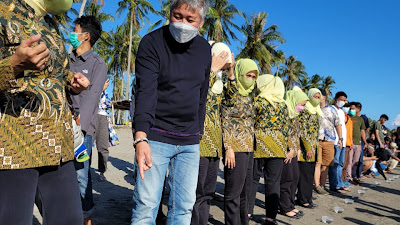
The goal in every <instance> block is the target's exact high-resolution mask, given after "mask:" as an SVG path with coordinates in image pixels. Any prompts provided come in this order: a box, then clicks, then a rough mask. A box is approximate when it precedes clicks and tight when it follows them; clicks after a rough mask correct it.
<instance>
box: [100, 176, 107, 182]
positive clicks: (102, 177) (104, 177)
mask: <svg viewBox="0 0 400 225" xmlns="http://www.w3.org/2000/svg"><path fill="white" fill-rule="evenodd" d="M99 181H100V182H103V181H107V178H106V176H104V174H100V175H99Z"/></svg>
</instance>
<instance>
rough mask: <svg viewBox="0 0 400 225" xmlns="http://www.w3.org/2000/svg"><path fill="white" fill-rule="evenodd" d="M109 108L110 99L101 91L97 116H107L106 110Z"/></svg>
mask: <svg viewBox="0 0 400 225" xmlns="http://www.w3.org/2000/svg"><path fill="white" fill-rule="evenodd" d="M109 108H111V101H110V98H109V97H108V95H107V93H106V91H103V93H101V96H100V102H99V112H98V113H99V115H103V116H107V115H108V112H107V110H108V109H109Z"/></svg>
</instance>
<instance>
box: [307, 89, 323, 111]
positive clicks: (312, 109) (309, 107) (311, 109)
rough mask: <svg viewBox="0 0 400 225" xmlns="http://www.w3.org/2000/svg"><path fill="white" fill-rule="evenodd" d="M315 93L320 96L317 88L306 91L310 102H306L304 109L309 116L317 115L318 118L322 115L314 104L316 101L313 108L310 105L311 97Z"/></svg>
mask: <svg viewBox="0 0 400 225" xmlns="http://www.w3.org/2000/svg"><path fill="white" fill-rule="evenodd" d="M317 93H319V94H320V95H321V96H322V94H321V91H320V90H319V89H318V88H311V89H310V90H308V98H309V99H310V101H308V102H307V104H306V106H305V108H306V109H307V111H309V112H310V113H311V114H318V116H323V115H324V114H323V113H322V110H321V107H320V106H319V104H316V103H317V101H316V102H315V106H314V105H313V104H311V101H312V99H313V96H314V95H315V94H317Z"/></svg>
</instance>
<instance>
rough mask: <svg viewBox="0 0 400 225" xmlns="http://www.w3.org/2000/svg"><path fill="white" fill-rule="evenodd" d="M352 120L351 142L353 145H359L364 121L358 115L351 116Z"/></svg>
mask: <svg viewBox="0 0 400 225" xmlns="http://www.w3.org/2000/svg"><path fill="white" fill-rule="evenodd" d="M351 120H352V121H353V143H354V145H361V130H365V123H364V120H363V118H361V117H360V116H352V117H351Z"/></svg>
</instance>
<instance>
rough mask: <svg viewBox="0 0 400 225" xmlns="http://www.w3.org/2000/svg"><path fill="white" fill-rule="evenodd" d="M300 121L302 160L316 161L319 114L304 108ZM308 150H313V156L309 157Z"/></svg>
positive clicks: (300, 159)
mask: <svg viewBox="0 0 400 225" xmlns="http://www.w3.org/2000/svg"><path fill="white" fill-rule="evenodd" d="M298 120H299V123H300V129H301V131H300V133H301V134H300V141H301V154H300V158H299V161H300V162H306V161H307V162H315V154H316V152H317V149H318V143H319V142H318V131H319V118H318V114H311V113H310V112H308V111H307V110H306V109H305V110H303V111H302V112H301V113H300V115H299V117H298ZM307 152H312V153H313V157H312V158H311V159H310V160H306V159H307V157H306V156H307Z"/></svg>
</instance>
